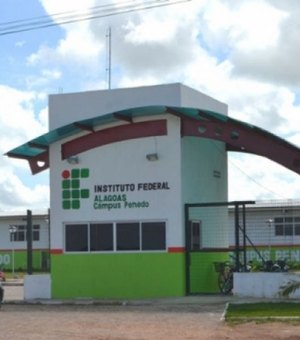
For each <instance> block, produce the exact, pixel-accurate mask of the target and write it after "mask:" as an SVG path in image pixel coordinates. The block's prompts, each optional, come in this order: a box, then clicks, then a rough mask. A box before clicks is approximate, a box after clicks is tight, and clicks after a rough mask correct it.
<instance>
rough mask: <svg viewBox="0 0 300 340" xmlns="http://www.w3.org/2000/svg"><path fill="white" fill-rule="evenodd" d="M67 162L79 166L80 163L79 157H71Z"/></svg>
mask: <svg viewBox="0 0 300 340" xmlns="http://www.w3.org/2000/svg"><path fill="white" fill-rule="evenodd" d="M67 162H68V163H69V164H78V163H79V157H78V156H70V157H68V158H67Z"/></svg>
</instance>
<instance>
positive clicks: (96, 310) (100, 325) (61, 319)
mask: <svg viewBox="0 0 300 340" xmlns="http://www.w3.org/2000/svg"><path fill="white" fill-rule="evenodd" d="M17 294H19V295H17ZM16 296H17V297H19V298H20V297H22V293H20V288H16V287H14V288H13V287H10V288H8V289H6V297H7V299H8V300H7V302H6V303H5V304H4V305H2V308H1V310H0V339H5V340H7V339H13V340H20V339H22V340H24V339H28V340H29V339H30V340H35V339H42V340H44V339H45V340H50V339H61V340H65V339H72V340H73V339H74V340H76V339H87V340H98V339H111V340H113V339H114V340H117V339H118V340H121V339H139V340H144V339H155V340H156V339H166V340H168V339H172V340H175V339H191V340H193V339H197V340H198V339H200V340H201V339H214V340H216V339H217V340H223V339H256V340H261V339H268V340H273V339H288V340H296V339H299V340H300V324H298V325H291V324H286V323H264V324H256V323H248V324H242V325H238V326H229V325H227V324H226V323H224V322H223V321H221V317H222V314H223V312H224V308H225V304H226V302H225V301H223V300H215V299H213V300H211V299H209V298H206V299H205V302H201V303H197V300H196V301H195V300H184V301H182V300H180V302H179V300H178V301H177V302H176V300H175V302H174V301H173V302H172V303H170V302H167V303H165V302H164V301H161V302H156V303H143V304H134V305H132V304H125V303H124V305H100V304H99V305H88V304H77V305H64V304H50V305H49V304H48V305H41V304H32V305H31V304H19V303H13V301H12V300H13V297H16ZM10 300H11V301H10ZM191 301H193V303H191ZM185 302H187V303H185Z"/></svg>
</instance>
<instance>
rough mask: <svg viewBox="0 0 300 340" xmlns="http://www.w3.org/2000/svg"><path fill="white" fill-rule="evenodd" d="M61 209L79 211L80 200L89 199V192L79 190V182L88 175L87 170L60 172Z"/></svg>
mask: <svg viewBox="0 0 300 340" xmlns="http://www.w3.org/2000/svg"><path fill="white" fill-rule="evenodd" d="M61 175H62V208H63V209H66V210H69V209H80V202H81V200H82V199H86V198H89V197H90V190H89V189H84V188H81V180H82V179H86V178H88V177H89V175H90V171H89V169H87V168H82V169H72V170H63V172H62V174H61Z"/></svg>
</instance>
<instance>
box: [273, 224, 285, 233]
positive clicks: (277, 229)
mask: <svg viewBox="0 0 300 340" xmlns="http://www.w3.org/2000/svg"><path fill="white" fill-rule="evenodd" d="M275 236H283V225H282V224H277V225H275Z"/></svg>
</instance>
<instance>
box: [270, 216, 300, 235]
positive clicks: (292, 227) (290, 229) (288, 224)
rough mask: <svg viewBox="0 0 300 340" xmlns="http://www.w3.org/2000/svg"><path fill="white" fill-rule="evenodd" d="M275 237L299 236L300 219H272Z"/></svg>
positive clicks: (285, 217)
mask: <svg viewBox="0 0 300 340" xmlns="http://www.w3.org/2000/svg"><path fill="white" fill-rule="evenodd" d="M274 227H275V236H294V235H295V236H299V235H300V217H293V216H292V217H291V216H284V217H275V218H274Z"/></svg>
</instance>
